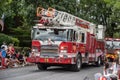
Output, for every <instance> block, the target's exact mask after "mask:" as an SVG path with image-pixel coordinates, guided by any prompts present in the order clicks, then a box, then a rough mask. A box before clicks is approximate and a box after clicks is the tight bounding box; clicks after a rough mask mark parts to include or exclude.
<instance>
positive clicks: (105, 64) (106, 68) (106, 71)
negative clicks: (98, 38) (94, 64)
mask: <svg viewBox="0 0 120 80" xmlns="http://www.w3.org/2000/svg"><path fill="white" fill-rule="evenodd" d="M108 70H109V63H108V59H105V63H104V69H103V75H107V74H108Z"/></svg>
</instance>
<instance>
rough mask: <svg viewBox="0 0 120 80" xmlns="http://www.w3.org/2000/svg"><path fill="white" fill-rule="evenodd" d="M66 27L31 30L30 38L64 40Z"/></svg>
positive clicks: (65, 38)
mask: <svg viewBox="0 0 120 80" xmlns="http://www.w3.org/2000/svg"><path fill="white" fill-rule="evenodd" d="M67 31H68V30H66V29H36V28H34V29H33V30H32V34H31V35H32V36H31V37H32V39H34V40H41V41H44V40H48V39H51V40H54V41H66V40H67Z"/></svg>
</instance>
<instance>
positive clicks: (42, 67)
mask: <svg viewBox="0 0 120 80" xmlns="http://www.w3.org/2000/svg"><path fill="white" fill-rule="evenodd" d="M37 67H38V69H39V70H46V69H47V66H46V65H45V64H37Z"/></svg>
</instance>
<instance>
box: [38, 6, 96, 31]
mask: <svg viewBox="0 0 120 80" xmlns="http://www.w3.org/2000/svg"><path fill="white" fill-rule="evenodd" d="M37 16H38V17H41V20H40V23H50V24H54V25H68V26H75V25H76V26H79V27H80V28H83V29H87V30H88V31H89V32H91V33H93V31H94V29H95V25H94V24H93V23H90V22H88V21H86V20H83V19H81V18H78V17H76V16H73V15H71V14H69V13H66V12H63V11H58V10H55V9H53V8H48V9H47V10H46V9H44V8H41V7H38V8H37Z"/></svg>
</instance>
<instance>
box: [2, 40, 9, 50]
mask: <svg viewBox="0 0 120 80" xmlns="http://www.w3.org/2000/svg"><path fill="white" fill-rule="evenodd" d="M2 47H5V50H6V51H7V49H8V46H7V45H6V42H3V44H2V45H1V48H2Z"/></svg>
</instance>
